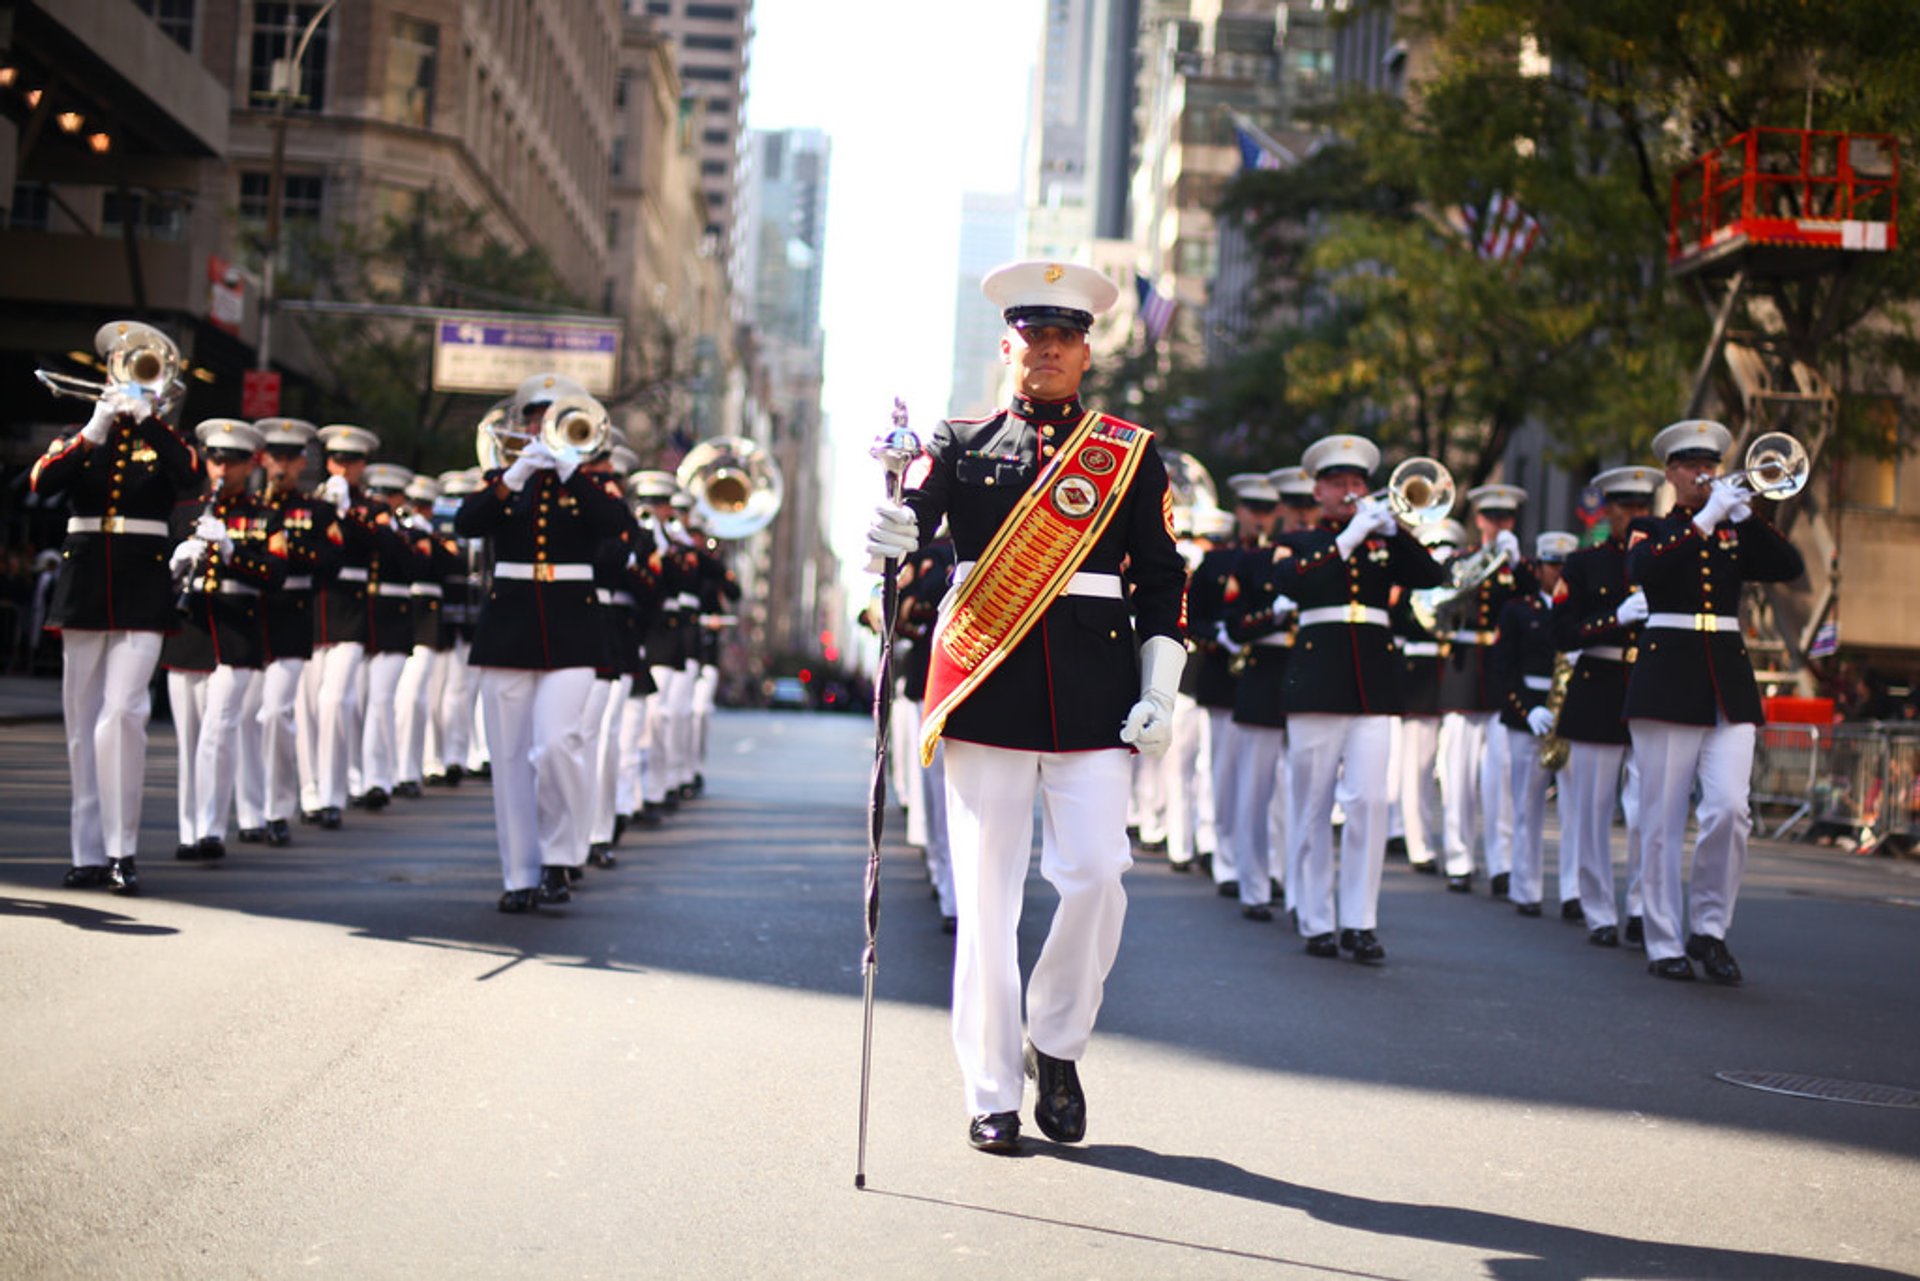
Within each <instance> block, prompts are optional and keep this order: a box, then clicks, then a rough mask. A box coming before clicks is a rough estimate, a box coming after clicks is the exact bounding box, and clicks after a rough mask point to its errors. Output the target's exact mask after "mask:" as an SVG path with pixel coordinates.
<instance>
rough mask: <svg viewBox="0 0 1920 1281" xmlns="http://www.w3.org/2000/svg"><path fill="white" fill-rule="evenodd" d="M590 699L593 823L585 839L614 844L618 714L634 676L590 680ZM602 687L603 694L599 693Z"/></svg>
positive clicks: (624, 674)
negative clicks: (591, 687)
mask: <svg viewBox="0 0 1920 1281" xmlns="http://www.w3.org/2000/svg"><path fill="white" fill-rule="evenodd" d="M593 686H594V694H593V701H592V702H591V703H590V704H589V706H588V708H587V719H588V722H589V723H590V724H592V725H594V726H595V727H596V728H595V730H594V735H593V746H592V749H591V755H590V756H589V758H588V759H589V760H590V762H591V763H592V766H593V824H592V826H591V827H590V828H589V829H588V832H587V840H588V841H589V842H590V843H592V844H595V845H611V844H613V818H614V815H615V814H616V813H619V812H620V811H619V808H618V805H619V788H620V718H621V713H622V712H623V711H624V710H625V708H626V705H627V701H628V700H627V691H628V690H629V689H631V688H632V687H633V677H631V676H629V675H627V674H626V673H624V672H623V673H621V674H620V675H619V676H616V677H615V678H614V679H612V680H610V681H600V680H597V681H595V682H594V683H593ZM602 689H604V690H605V691H606V694H605V695H604V700H603V696H602V695H601V693H600V691H601V690H602Z"/></svg>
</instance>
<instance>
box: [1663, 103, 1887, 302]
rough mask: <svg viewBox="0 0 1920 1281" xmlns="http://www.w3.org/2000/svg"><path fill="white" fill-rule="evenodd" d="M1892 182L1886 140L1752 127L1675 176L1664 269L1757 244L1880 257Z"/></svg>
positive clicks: (1721, 256) (1701, 263) (1699, 262)
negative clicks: (1871, 254)
mask: <svg viewBox="0 0 1920 1281" xmlns="http://www.w3.org/2000/svg"><path fill="white" fill-rule="evenodd" d="M1899 184H1900V148H1899V144H1898V143H1897V142H1896V141H1895V140H1894V138H1893V135H1891V134H1884V133H1835V132H1831V131H1828V130H1823V129H1749V130H1747V131H1746V132H1745V133H1742V134H1736V135H1735V136H1734V137H1733V138H1731V139H1730V140H1728V141H1727V142H1726V144H1725V145H1723V146H1721V147H1718V148H1716V149H1715V150H1713V151H1710V152H1708V153H1707V154H1706V155H1704V156H1702V157H1700V158H1699V159H1698V160H1695V161H1693V162H1692V163H1691V164H1689V165H1687V167H1686V168H1684V169H1682V170H1680V172H1679V173H1676V174H1675V175H1674V176H1673V189H1672V202H1671V206H1670V209H1669V213H1668V219H1667V263H1668V265H1669V266H1670V267H1671V268H1672V269H1673V270H1675V271H1676V272H1680V271H1689V270H1692V269H1694V268H1697V267H1702V266H1706V265H1709V264H1711V263H1715V262H1719V261H1721V260H1723V259H1726V258H1728V257H1732V256H1736V255H1738V254H1739V253H1740V252H1741V251H1742V250H1746V249H1750V248H1756V247H1760V246H1766V247H1768V248H1770V249H1783V250H1796V249H1812V250H1828V251H1840V252H1849V251H1852V252H1862V253H1885V252H1887V251H1889V250H1891V249H1893V248H1894V246H1895V235H1894V223H1895V221H1896V218H1897V216H1898V214H1899V194H1898V191H1899Z"/></svg>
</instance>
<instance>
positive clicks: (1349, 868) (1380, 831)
mask: <svg viewBox="0 0 1920 1281" xmlns="http://www.w3.org/2000/svg"><path fill="white" fill-rule="evenodd" d="M1392 720H1393V718H1392V717H1390V716H1330V715H1325V714H1320V713H1310V714H1299V713H1296V714H1290V715H1289V716H1288V717H1287V786H1288V789H1289V790H1290V791H1291V793H1292V798H1293V800H1292V804H1293V808H1292V810H1291V812H1290V815H1291V819H1292V827H1293V830H1292V831H1291V832H1290V833H1288V836H1289V839H1290V843H1291V844H1292V845H1293V846H1295V847H1296V852H1295V854H1294V855H1292V856H1291V857H1290V860H1289V861H1290V862H1291V863H1293V864H1294V865H1295V874H1294V880H1295V881H1296V882H1298V887H1297V888H1296V889H1295V891H1294V895H1293V902H1294V909H1295V910H1296V911H1297V912H1298V913H1299V921H1300V933H1301V935H1302V937H1305V938H1313V937H1314V936H1316V935H1320V934H1327V933H1331V932H1332V930H1333V929H1334V928H1335V922H1336V920H1337V921H1338V925H1339V928H1340V929H1343V930H1370V929H1373V928H1374V925H1375V921H1376V913H1377V911H1378V908H1379V901H1380V869H1381V865H1382V863H1383V862H1384V861H1385V859H1386V852H1387V755H1388V753H1389V752H1390V751H1391V750H1392V741H1391V740H1392V736H1393V727H1392ZM1343 767H1344V772H1345V776H1346V778H1345V783H1344V787H1343V795H1344V797H1345V801H1344V804H1345V806H1346V811H1347V821H1346V822H1345V823H1344V824H1343V825H1342V826H1341V829H1340V897H1339V908H1338V913H1337V916H1336V912H1335V905H1334V877H1333V860H1334V851H1333V821H1332V820H1333V793H1334V788H1335V786H1336V784H1338V783H1339V782H1340V777H1341V773H1342V770H1343Z"/></svg>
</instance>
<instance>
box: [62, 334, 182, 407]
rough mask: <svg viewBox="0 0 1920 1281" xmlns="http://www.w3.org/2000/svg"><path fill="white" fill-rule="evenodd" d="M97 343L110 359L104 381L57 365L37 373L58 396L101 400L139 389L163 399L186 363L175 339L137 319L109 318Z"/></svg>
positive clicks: (101, 354)
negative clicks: (69, 371) (80, 374)
mask: <svg viewBox="0 0 1920 1281" xmlns="http://www.w3.org/2000/svg"><path fill="white" fill-rule="evenodd" d="M93 347H94V350H95V351H97V352H99V353H100V357H101V359H102V360H104V361H105V362H106V366H107V377H106V380H105V381H104V382H96V381H95V380H93V379H91V378H81V377H78V376H76V375H74V374H63V373H61V372H59V371H58V370H53V369H36V370H34V371H33V376H34V377H35V378H37V379H39V380H40V384H41V386H43V387H45V388H46V389H47V390H48V391H49V392H51V393H52V394H54V395H55V396H70V397H72V398H73V399H75V400H100V399H101V398H103V397H105V396H107V395H108V394H109V393H112V392H116V391H133V392H138V393H140V394H142V395H145V396H150V397H152V398H153V399H154V400H160V399H162V398H163V397H165V396H166V394H167V392H168V389H169V388H171V387H172V385H173V383H174V381H175V380H176V379H178V378H179V377H180V371H181V369H182V367H183V362H182V361H181V359H180V348H179V347H178V346H176V345H175V344H174V341H173V339H171V338H169V337H167V336H166V335H165V334H163V333H161V332H160V331H159V330H158V329H155V328H154V327H153V326H152V325H143V324H141V323H140V322H139V321H137V320H111V321H108V322H107V323H106V324H104V325H102V326H100V331H99V332H98V333H97V334H95V335H94V337H93Z"/></svg>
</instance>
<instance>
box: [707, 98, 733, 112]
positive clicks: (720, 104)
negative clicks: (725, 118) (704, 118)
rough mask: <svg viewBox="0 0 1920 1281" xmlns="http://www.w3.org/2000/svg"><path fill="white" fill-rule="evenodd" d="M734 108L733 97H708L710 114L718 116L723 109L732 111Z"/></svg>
mask: <svg viewBox="0 0 1920 1281" xmlns="http://www.w3.org/2000/svg"><path fill="white" fill-rule="evenodd" d="M732 110H733V99H732V98H708V99H707V114H709V115H715V116H717V115H719V114H720V113H721V112H723V111H724V112H731V111H732Z"/></svg>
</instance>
